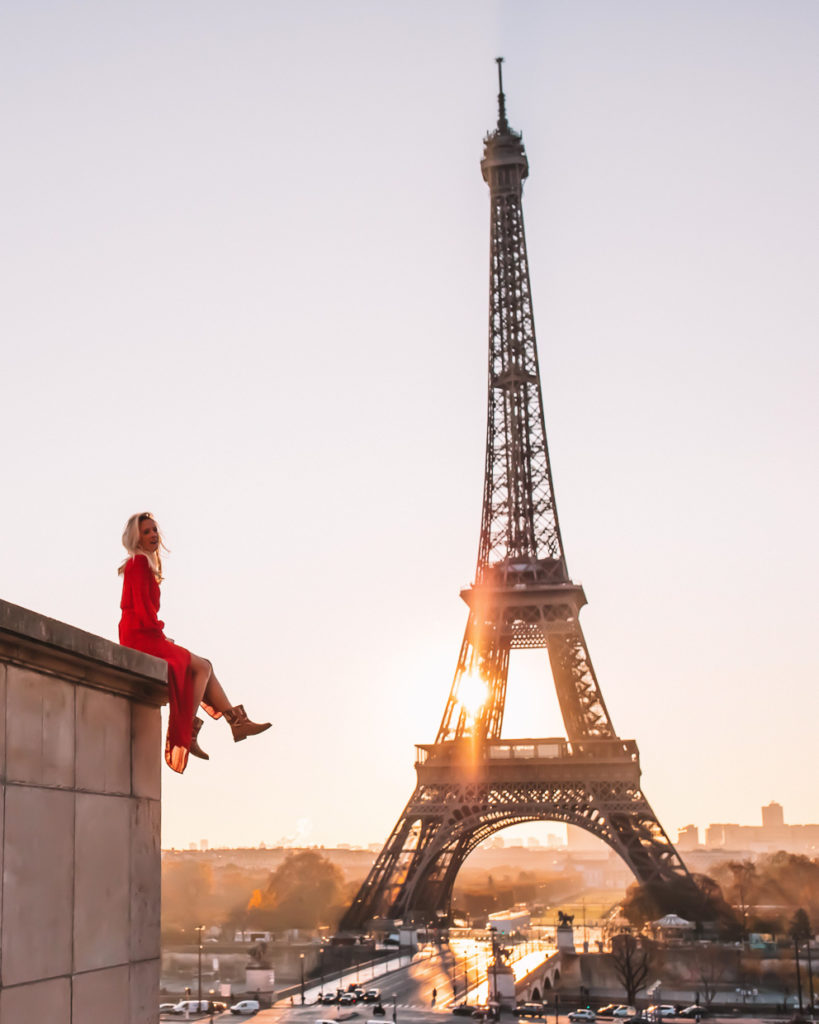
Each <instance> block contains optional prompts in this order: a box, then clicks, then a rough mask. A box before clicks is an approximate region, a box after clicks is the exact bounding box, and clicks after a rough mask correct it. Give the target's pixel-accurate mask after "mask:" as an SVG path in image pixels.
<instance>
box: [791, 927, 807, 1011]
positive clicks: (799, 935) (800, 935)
mask: <svg viewBox="0 0 819 1024" xmlns="http://www.w3.org/2000/svg"><path fill="white" fill-rule="evenodd" d="M788 935H790V937H791V938H792V939H793V949H794V953H795V954H796V996H797V998H798V1000H799V1012H800V1013H801V1012H802V975H801V972H800V970H799V943H800V942H804V941H805V939H807V940H808V941H809V942H810V938H811V934H810V918H809V917H808V915H807V913H806V912H805V910H804V909H803V908H802V907H800V908H799V909H798V910H797V911H796V913H795V914H794V915H793V917H792V918H791V923H790V926H789V927H788ZM811 1009H812V1008H811Z"/></svg>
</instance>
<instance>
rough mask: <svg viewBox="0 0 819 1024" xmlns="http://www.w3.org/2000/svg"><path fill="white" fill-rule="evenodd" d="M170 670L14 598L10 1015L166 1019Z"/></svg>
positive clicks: (7, 621) (1, 994)
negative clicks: (160, 1011)
mask: <svg viewBox="0 0 819 1024" xmlns="http://www.w3.org/2000/svg"><path fill="white" fill-rule="evenodd" d="M165 674H166V666H165V663H164V662H162V661H159V660H157V659H155V658H151V657H148V656H147V655H144V654H141V653H139V652H137V651H130V650H127V649H126V648H124V647H119V646H118V645H117V644H113V643H110V642H109V641H107V640H103V639H101V638H100V637H96V636H92V635H91V634H89V633H84V632H82V631H81V630H78V629H74V628H73V627H71V626H67V625H66V624H65V623H62V622H57V621H55V620H54V619H47V618H45V617H44V616H42V615H38V614H36V613H35V612H31V611H27V610H26V609H24V608H19V607H17V606H16V605H12V604H8V603H7V602H5V601H0V879H1V880H2V885H0V1021H2V1022H3V1024H28V1022H30V1021H43V1022H46V1021H47V1022H48V1024H95V1022H97V1021H99V1022H102V1021H104V1022H105V1024H149V1022H150V1024H156V1020H157V1007H158V1005H159V964H160V949H159V919H160V878H161V875H160V793H161V774H160V773H161V766H162V742H163V740H162V735H161V723H160V707H161V705H162V704H163V703H165V701H166V699H167V697H166V694H167V689H166V686H165Z"/></svg>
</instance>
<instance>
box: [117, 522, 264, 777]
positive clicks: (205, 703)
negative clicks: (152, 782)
mask: <svg viewBox="0 0 819 1024" xmlns="http://www.w3.org/2000/svg"><path fill="white" fill-rule="evenodd" d="M122 544H123V546H124V548H125V550H126V551H127V552H128V557H127V558H126V559H125V561H124V562H123V563H122V565H121V566H120V567H119V573H120V575H121V576H122V600H121V602H120V608H121V609H122V618H121V619H120V623H119V642H120V643H121V644H122V645H123V646H124V647H132V648H134V649H135V650H137V651H144V652H145V653H146V654H152V655H154V657H157V658H162V659H163V660H164V661H166V662H167V663H168V704H169V707H170V715H169V721H168V733H167V736H166V738H165V760H166V761H167V763H168V765H169V766H170V767H171V768H172V769H173V770H174V771H175V772H183V771H184V770H185V766H186V765H187V763H188V754H189V753H190V754H193V755H194V757H201V758H202V759H203V760H205V761H207V760H208V755H207V754H206V753H205V752H204V750H202V748H201V747H200V746H199V744H198V742H197V739H196V737H197V735H198V733H199V730H200V729H201V728H202V725H203V724H204V723H203V721H202V719H201V718H197V717H195V715H196V711H197V709H198V708H199V706H200V705H201V706H202V707H203V708H204V709H205V711H207V713H208V714H209V715H210V716H211V718H221V717H222V716H223V715H224V718H225V721H226V722H227V723H228V725H230V728H231V730H232V732H233V739H234V741H236V742H238V741H239V740H243V739H245V738H246V737H248V736H255V735H256V734H257V733H260V732H264V731H265V729H269V728H270V722H264V723H258V722H251V721H250V719H249V718H248V717H247V715H246V714H245V709H244V707H243V706H242V705H241V704H236V705H233V704H231V703H230V701H229V700H228V697H227V695H226V693H225V691H224V690H223V689H222V685H221V683H220V682H219V680H218V679H217V678H216V675H215V673H214V671H213V665H211V663H210V662H209V661H208V660H207V659H205V658H200V657H199V655H197V654H192V653H191V652H190V651H188V650H187V649H186V648H185V647H180V646H179V645H178V644H176V643H174V641H173V640H169V639H168V637H166V636H165V634H164V632H163V630H164V628H165V623H164V622H160V620H159V618H158V617H157V612H158V611H159V584H160V583H161V582H162V559H161V557H160V554H159V549H160V548H162V547H164V546H165V545H164V544H163V542H162V534H161V533H160V532H159V527H158V526H157V524H156V520H155V519H154V517H153V516H152V515H151V513H150V512H138V513H136V514H135V515H132V516H131V517H130V519H129V520H128V522H127V523H126V524H125V530H124V531H123V534H122Z"/></svg>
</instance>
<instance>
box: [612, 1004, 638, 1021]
mask: <svg viewBox="0 0 819 1024" xmlns="http://www.w3.org/2000/svg"><path fill="white" fill-rule="evenodd" d="M611 1015H612V1017H614V1019H615V1020H622V1019H623V1018H626V1017H627V1018H629V1019H630V1018H632V1017H636V1016H637V1010H636V1008H635V1007H633V1006H626V1005H625V1004H624V1003H620V1005H619V1006H615V1008H614V1009H613V1010H612V1013H611Z"/></svg>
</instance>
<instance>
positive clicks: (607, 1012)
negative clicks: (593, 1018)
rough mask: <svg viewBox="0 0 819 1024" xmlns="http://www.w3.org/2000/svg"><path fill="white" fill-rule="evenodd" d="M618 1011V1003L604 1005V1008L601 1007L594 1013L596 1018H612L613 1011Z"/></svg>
mask: <svg viewBox="0 0 819 1024" xmlns="http://www.w3.org/2000/svg"><path fill="white" fill-rule="evenodd" d="M619 1009H620V1004H619V1003H606V1005H605V1006H601V1007H600V1008H599V1009H598V1010H595V1013H596V1014H597V1016H598V1017H613V1016H614V1011H615V1010H619Z"/></svg>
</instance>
